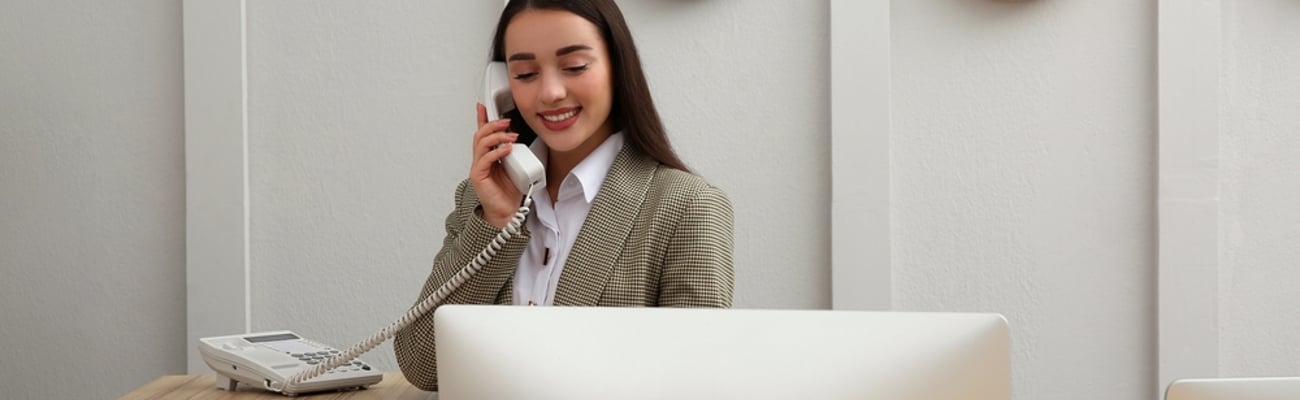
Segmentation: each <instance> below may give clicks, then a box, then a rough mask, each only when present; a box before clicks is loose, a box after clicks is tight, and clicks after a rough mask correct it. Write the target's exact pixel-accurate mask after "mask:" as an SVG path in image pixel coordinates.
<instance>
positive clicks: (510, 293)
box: [393, 0, 734, 390]
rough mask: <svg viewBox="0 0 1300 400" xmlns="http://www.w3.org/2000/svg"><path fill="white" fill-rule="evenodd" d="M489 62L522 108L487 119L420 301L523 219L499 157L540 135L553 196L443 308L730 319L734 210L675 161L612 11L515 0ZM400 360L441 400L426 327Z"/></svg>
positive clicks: (410, 335)
mask: <svg viewBox="0 0 1300 400" xmlns="http://www.w3.org/2000/svg"><path fill="white" fill-rule="evenodd" d="M492 59H493V60H495V61H505V62H507V66H508V70H509V77H510V89H511V92H512V94H513V96H514V100H515V104H516V106H517V107H518V110H517V112H515V113H512V114H510V116H511V117H512V118H509V119H502V120H497V121H488V120H487V115H486V112H485V111H484V108H483V106H482V105H479V106H478V124H479V129H478V131H477V132H475V134H474V139H473V158H472V160H473V161H472V165H471V167H470V172H469V179H467V180H466V181H464V182H462V183H461V184H460V186H459V187H458V188H457V190H456V209H455V210H454V211H452V213H451V215H449V216H448V217H447V220H446V225H447V236H446V238H445V239H444V241H443V246H442V250H441V251H439V252H438V255H437V257H436V258H435V260H434V265H433V272H432V273H431V274H430V275H429V278H428V281H427V282H426V283H425V286H424V290H423V291H422V292H421V295H420V296H421V298H424V297H426V296H428V295H429V294H430V293H432V292H433V291H434V290H436V289H437V288H438V287H439V286H441V285H442V284H443V283H444V282H446V281H447V280H449V279H450V277H451V276H452V275H454V274H455V273H456V272H458V271H459V270H460V269H461V268H463V267H464V266H465V265H466V264H467V263H468V262H469V261H470V260H471V259H472V258H473V257H475V256H476V255H478V253H479V252H480V251H482V250H483V248H485V247H487V245H488V243H489V242H490V241H491V240H492V239H493V238H494V237H496V236H497V234H498V233H499V232H500V231H501V229H502V228H503V227H505V226H506V224H507V223H508V222H509V221H510V219H511V218H512V217H513V215H514V214H515V212H516V211H517V208H518V206H519V204H520V201H521V197H522V194H520V193H518V191H517V190H516V189H515V188H514V186H513V185H512V184H511V183H510V182H509V178H508V177H507V176H506V174H505V173H504V171H503V170H502V168H501V167H500V166H498V163H497V160H500V159H501V158H502V157H504V156H505V155H506V154H509V152H510V151H511V146H500V145H501V144H506V143H511V142H514V141H515V140H516V139H517V138H518V137H519V136H520V134H523V135H524V136H525V137H530V136H531V135H534V134H535V135H536V137H537V138H538V139H539V140H536V141H534V142H533V143H532V145H531V146H530V149H531V150H532V151H533V152H534V153H535V154H536V155H537V156H538V158H539V159H540V160H541V161H542V163H543V165H544V166H545V169H546V174H547V176H546V181H547V182H548V183H549V184H548V185H547V186H546V187H545V190H538V191H536V192H535V193H534V196H533V197H534V198H533V207H532V208H533V212H532V214H530V215H529V217H528V219H527V221H526V222H525V225H524V227H525V229H524V230H523V233H522V234H521V235H518V236H515V237H513V238H511V239H509V240H508V241H506V242H505V245H504V246H503V247H502V248H501V250H500V251H499V252H498V253H497V255H496V256H495V257H493V258H492V260H491V261H490V262H489V263H488V264H487V265H486V266H484V267H483V269H482V270H480V271H479V272H478V274H477V275H475V276H474V277H473V278H471V279H470V280H468V281H466V282H465V283H464V284H463V285H461V286H460V287H459V288H458V289H457V290H455V291H454V292H452V293H451V294H450V295H449V296H448V298H447V300H446V301H445V302H444V304H516V305H563V306H632V307H654V306H664V307H730V306H731V298H732V288H733V281H734V275H733V267H732V211H731V203H730V201H729V200H728V199H727V197H726V195H725V194H724V193H723V192H722V191H721V190H718V189H717V188H715V187H713V186H711V185H709V184H708V183H707V182H705V181H704V180H703V179H701V178H700V177H697V176H695V175H692V174H690V173H689V172H688V170H687V168H686V166H685V165H684V164H683V163H682V162H681V160H679V159H678V157H677V155H676V154H675V153H674V152H673V149H672V147H671V146H670V145H669V143H668V138H667V136H666V134H665V133H664V128H663V123H662V122H661V121H660V120H659V115H658V112H657V111H656V110H655V107H654V103H653V102H652V101H651V98H650V91H649V88H648V86H647V85H646V81H645V76H644V74H643V73H642V71H641V63H640V60H639V59H638V57H637V53H636V47H635V46H634V45H633V42H632V36H631V34H630V32H629V31H628V28H627V24H626V23H625V22H624V20H623V16H622V13H621V12H620V11H619V10H618V7H617V6H616V5H615V4H614V3H613V1H612V0H576V1H564V0H517V1H511V2H510V3H509V4H507V5H506V8H505V10H504V11H503V12H502V15H501V19H500V21H499V22H498V24H497V29H496V35H495V37H494V39H493V43H492ZM521 121H522V122H523V123H520V122H521ZM538 345H545V344H544V343H539V344H538ZM393 347H394V350H395V352H396V354H397V361H398V364H399V365H400V366H401V369H402V372H403V373H404V374H405V375H406V379H407V380H408V381H410V382H411V383H412V384H414V385H415V386H417V387H419V388H421V389H424V390H437V388H438V383H437V370H436V368H435V360H436V358H435V357H436V354H435V353H434V332H433V317H432V313H429V314H427V315H425V316H424V317H422V318H420V319H418V320H416V321H415V322H414V323H413V324H412V325H411V326H409V327H408V328H406V329H405V330H403V331H402V332H400V333H398V334H397V336H396V339H395V340H394V343H393Z"/></svg>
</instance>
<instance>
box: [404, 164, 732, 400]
mask: <svg viewBox="0 0 1300 400" xmlns="http://www.w3.org/2000/svg"><path fill="white" fill-rule="evenodd" d="M478 207H479V202H478V198H477V197H476V196H475V195H474V190H473V187H472V186H470V185H469V182H468V181H462V182H461V184H460V186H459V187H458V188H457V189H456V209H455V210H453V211H452V213H451V215H448V216H447V235H446V237H445V238H444V239H443V243H442V250H441V251H439V252H438V255H437V257H436V258H435V259H434V262H433V272H432V273H430V274H429V278H428V280H427V281H426V282H425V284H424V289H423V290H422V291H421V292H420V299H423V298H425V297H426V296H429V295H430V294H431V293H433V291H434V290H437V288H438V287H439V286H441V285H442V284H443V283H444V282H446V281H447V280H448V279H450V278H451V276H452V275H454V274H455V273H456V272H458V271H459V270H460V269H461V268H463V267H464V266H465V265H466V264H467V263H469V261H470V260H471V259H472V258H473V257H474V256H476V255H478V253H479V252H480V251H482V249H483V248H484V247H487V245H488V243H489V242H491V241H492V239H493V238H495V237H496V235H497V233H498V232H500V231H501V230H500V229H498V228H496V227H493V226H492V225H490V224H488V223H487V222H485V221H483V219H482V218H481V217H479V216H478V215H477V214H476V212H475V210H476V209H477V208H478ZM529 237H530V235H529V233H528V232H527V230H525V231H524V232H523V234H521V235H518V236H515V237H514V238H511V239H510V240H509V241H507V242H506V244H505V246H503V247H502V248H501V250H500V252H498V253H497V256H496V257H494V258H493V259H492V260H491V261H490V262H489V263H488V264H487V265H486V266H484V267H483V269H482V270H480V271H479V272H478V274H477V275H475V276H474V277H473V278H471V279H470V280H468V281H466V282H465V283H464V284H463V285H461V287H460V288H459V289H457V290H456V291H454V292H452V293H451V295H450V296H448V299H447V300H446V301H445V302H444V303H443V304H511V302H512V300H513V297H512V296H513V294H512V289H513V288H512V284H511V282H512V281H513V277H514V272H515V269H516V267H517V266H518V265H519V258H520V257H521V256H522V255H523V252H524V248H525V247H526V246H527V244H528V240H529ZM734 280H735V275H734V271H733V266H732V210H731V202H730V201H729V200H728V199H727V196H726V195H725V194H724V193H722V191H721V190H719V189H718V188H715V187H713V186H711V185H709V184H708V183H707V182H705V181H704V179H702V178H700V177H698V176H695V175H691V174H689V173H686V172H683V171H680V170H677V169H673V168H668V167H665V166H662V165H660V164H659V162H657V161H655V160H654V159H652V158H650V157H648V156H645V155H643V154H641V153H640V152H638V151H635V150H632V149H631V148H630V147H628V145H626V144H625V145H624V147H623V149H622V150H621V151H620V152H619V154H618V156H617V157H616V158H615V159H614V164H613V165H611V166H610V169H609V173H608V174H607V175H606V176H605V183H604V184H603V185H602V186H601V189H600V192H599V193H597V194H596V198H595V199H594V200H593V202H592V206H591V212H590V213H589V214H588V215H587V219H586V221H584V222H583V225H582V229H581V230H580V231H579V232H578V236H577V238H576V241H575V242H574V244H573V250H572V252H571V253H570V255H569V258H568V260H567V261H566V262H565V265H564V271H563V272H562V273H561V275H560V281H559V283H558V284H557V286H556V289H555V305H556V306H602V307H617V306H626V307H654V306H662V307H724V308H725V307H731V297H732V288H733V285H734ZM393 350H394V352H395V353H396V355H397V363H398V366H399V367H401V370H402V373H403V374H404V375H405V376H406V380H407V381H410V382H411V383H412V384H414V385H415V386H416V387H419V388H420V389H424V390H430V391H436V390H438V370H437V365H436V360H437V354H436V353H435V352H434V330H433V313H432V312H430V313H428V314H426V315H425V316H423V317H421V318H419V319H417V320H416V321H415V322H414V323H412V324H411V325H410V326H408V327H407V328H406V329H404V330H402V331H401V332H399V333H398V334H397V335H396V338H395V339H394V340H393Z"/></svg>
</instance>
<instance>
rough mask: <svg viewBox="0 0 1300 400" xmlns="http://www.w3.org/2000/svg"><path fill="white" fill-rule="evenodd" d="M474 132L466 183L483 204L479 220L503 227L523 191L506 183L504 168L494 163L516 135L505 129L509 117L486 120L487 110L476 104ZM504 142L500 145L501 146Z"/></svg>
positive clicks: (507, 149)
mask: <svg viewBox="0 0 1300 400" xmlns="http://www.w3.org/2000/svg"><path fill="white" fill-rule="evenodd" d="M477 106H478V131H477V132H474V142H473V145H474V153H473V154H474V156H473V158H471V159H470V160H471V163H470V168H469V183H470V184H471V185H473V186H474V193H476V194H478V200H479V203H480V204H482V206H483V220H484V221H487V223H489V224H492V226H495V227H497V228H504V227H505V226H506V224H507V223H509V222H510V219H511V217H514V215H515V211H518V209H519V202H520V201H521V200H522V199H523V194H521V193H519V190H518V189H515V185H514V184H513V183H511V182H510V176H509V175H508V174H506V169H505V168H504V167H502V166H500V165H498V163H497V161H499V160H501V159H502V158H503V157H505V156H506V155H507V154H510V150H511V148H512V147H513V146H510V144H511V143H514V142H515V138H518V137H519V134H516V133H510V132H506V129H508V128H510V120H509V119H499V120H496V121H492V122H488V120H487V109H486V108H485V107H483V104H478V105H477ZM502 145H504V146H502Z"/></svg>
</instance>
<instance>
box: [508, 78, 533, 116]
mask: <svg viewBox="0 0 1300 400" xmlns="http://www.w3.org/2000/svg"><path fill="white" fill-rule="evenodd" d="M516 86H520V87H511V88H510V94H511V95H512V96H514V98H515V107H518V108H519V112H520V113H522V114H524V115H529V114H532V113H533V110H534V109H535V108H536V107H533V99H534V98H535V96H536V90H533V88H531V87H528V86H524V85H516Z"/></svg>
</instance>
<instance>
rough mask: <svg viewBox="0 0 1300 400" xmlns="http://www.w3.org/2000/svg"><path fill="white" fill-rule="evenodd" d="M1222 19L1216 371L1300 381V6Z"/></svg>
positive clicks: (1253, 8) (1231, 4)
mask: <svg viewBox="0 0 1300 400" xmlns="http://www.w3.org/2000/svg"><path fill="white" fill-rule="evenodd" d="M1222 17H1223V27H1222V29H1223V36H1222V38H1223V39H1222V40H1223V44H1222V46H1223V47H1222V62H1221V64H1220V65H1221V67H1222V80H1221V81H1220V87H1221V92H1220V95H1221V102H1220V106H1221V110H1222V112H1221V118H1222V123H1221V125H1220V129H1221V131H1220V154H1221V157H1222V163H1221V168H1222V170H1221V171H1222V172H1220V186H1219V188H1220V191H1221V192H1220V193H1221V195H1222V203H1221V205H1220V209H1219V223H1220V226H1221V230H1220V231H1219V237H1220V247H1219V248H1220V258H1219V304H1220V306H1219V318H1220V320H1219V324H1220V325H1219V372H1220V374H1221V375H1222V376H1277V375H1287V376H1300V340H1297V333H1298V332H1300V313H1297V312H1296V305H1297V304H1300V284H1298V283H1300V246H1298V245H1297V243H1300V208H1297V206H1296V205H1297V204H1300V114H1297V113H1296V111H1297V110H1300V76H1297V75H1296V71H1300V47H1298V46H1297V45H1296V44H1297V43H1300V23H1297V21H1300V3H1297V2H1295V1H1286V0H1257V1H1229V0H1224V1H1223V16H1222Z"/></svg>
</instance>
